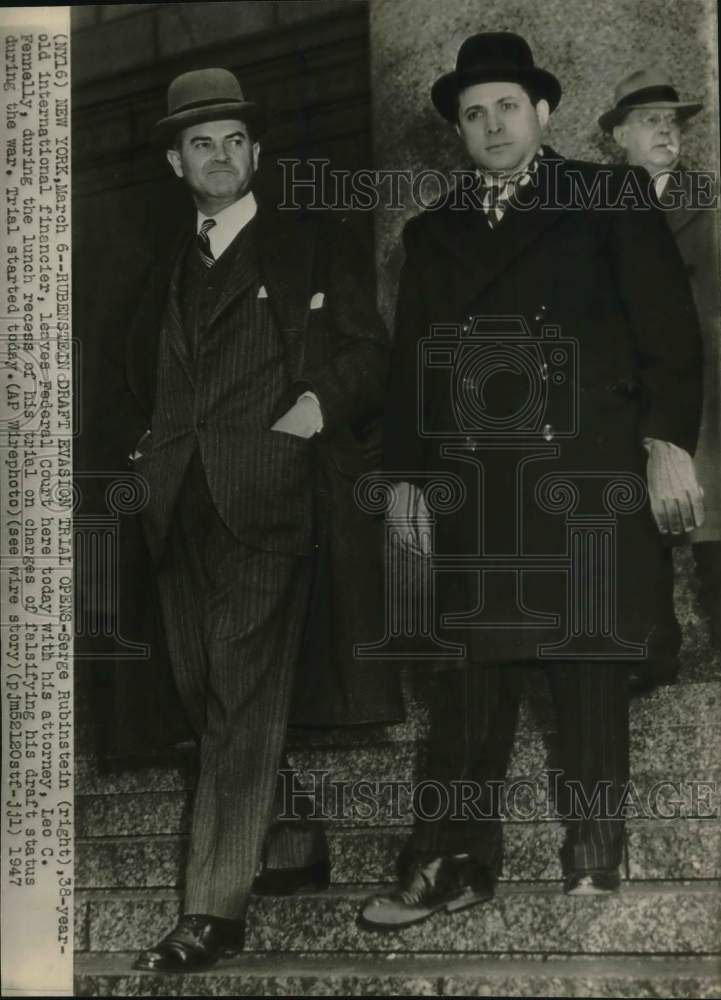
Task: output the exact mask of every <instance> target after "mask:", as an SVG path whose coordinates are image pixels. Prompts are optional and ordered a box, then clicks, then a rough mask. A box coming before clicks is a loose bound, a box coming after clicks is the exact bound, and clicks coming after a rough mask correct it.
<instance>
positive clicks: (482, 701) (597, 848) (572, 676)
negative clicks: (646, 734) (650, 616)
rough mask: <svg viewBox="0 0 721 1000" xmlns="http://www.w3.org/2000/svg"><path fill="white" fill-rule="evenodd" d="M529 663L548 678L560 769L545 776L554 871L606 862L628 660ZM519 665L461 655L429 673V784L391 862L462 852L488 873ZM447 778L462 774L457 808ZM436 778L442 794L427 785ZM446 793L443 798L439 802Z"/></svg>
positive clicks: (495, 847)
mask: <svg viewBox="0 0 721 1000" xmlns="http://www.w3.org/2000/svg"><path fill="white" fill-rule="evenodd" d="M539 666H540V668H541V669H543V670H544V671H545V674H546V678H547V681H548V683H549V685H550V689H551V696H552V699H553V703H554V708H555V714H556V720H557V730H558V748H557V749H558V764H559V770H560V772H561V773H560V774H559V775H558V780H557V781H554V782H553V784H554V785H555V788H556V790H557V793H558V794H557V798H556V802H555V806H556V810H557V811H558V813H559V814H560V815H561V816H562V817H563V818H564V825H565V834H566V835H565V840H564V843H563V846H562V847H561V852H560V853H561V863H562V866H563V871H564V874H565V875H570V874H576V873H588V874H593V873H598V872H602V871H607V870H610V869H615V868H617V867H618V865H619V864H620V863H621V861H622V857H623V830H624V824H623V820H622V819H618V818H612V817H613V816H614V814H615V812H616V809H617V807H618V804H619V802H620V801H621V797H622V794H623V789H624V787H625V786H626V784H627V782H628V776H629V747H628V742H629V737H628V676H627V675H628V664H623V663H604V662H594V661H585V662H566V661H559V662H549V663H546V664H543V665H542V666H541V665H539ZM529 669H536V668H535V667H531V666H529V664H523V663H504V664H498V665H482V664H478V663H470V662H469V663H467V664H466V665H465V666H463V667H461V668H460V669H455V670H454V669H451V670H443V671H439V672H438V673H437V674H436V675H435V677H434V693H433V699H432V702H431V738H430V747H429V756H428V761H427V764H426V767H425V773H424V779H425V780H427V781H429V782H431V783H432V784H429V785H427V786H426V785H425V783H424V782H419V785H418V789H417V794H416V798H415V803H414V805H415V812H416V823H415V827H414V830H413V834H412V836H411V838H410V840H409V841H408V843H407V844H406V846H405V847H404V849H403V851H402V852H401V855H400V858H399V862H398V864H399V870H400V871H403V869H404V868H405V867H406V866H407V864H408V863H409V862H410V861H412V860H414V859H416V858H418V859H423V860H430V859H432V858H435V857H438V856H442V855H452V854H462V853H467V854H470V855H471V856H472V857H474V858H475V859H476V860H478V861H479V863H480V864H482V865H483V866H484V867H485V868H487V869H488V870H489V871H490V873H491V874H492V875H493V876H495V877H498V875H500V872H501V868H502V861H503V845H502V825H501V822H500V819H499V810H500V798H501V797H500V795H499V789H500V788H501V786H502V785H503V783H504V782H505V779H506V772H507V768H508V762H509V759H510V755H511V750H512V749H513V740H514V735H515V730H516V723H517V719H518V710H519V705H520V700H521V695H522V692H523V686H524V679H525V677H526V676H527V672H528V670H529ZM513 777H518V775H516V776H513ZM524 777H528V776H525V775H524ZM453 782H466V783H467V792H466V794H467V795H468V796H469V800H467V802H466V805H465V806H464V807H462V808H459V802H460V801H461V795H462V793H461V792H460V789H459V787H458V785H455V786H454V785H453ZM436 783H437V784H438V785H440V786H441V787H442V789H444V791H443V793H442V794H441V793H439V791H438V788H437V787H433V786H434V784H436ZM471 794H472V795H473V796H474V799H473V803H472V805H471V804H470V796H471ZM599 795H600V797H599V798H598V799H595V798H594V797H595V796H599ZM441 799H442V802H441ZM446 802H449V803H450V808H448V809H444V810H441V809H440V805H442V804H445V803H446ZM596 803H597V804H596Z"/></svg>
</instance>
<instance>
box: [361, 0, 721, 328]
mask: <svg viewBox="0 0 721 1000" xmlns="http://www.w3.org/2000/svg"><path fill="white" fill-rule="evenodd" d="M477 31H516V32H518V33H519V34H521V35H523V36H524V37H525V38H526V39H527V40H528V42H529V44H530V45H531V48H532V49H533V53H534V58H535V61H536V63H537V64H538V65H540V66H543V67H545V68H547V69H549V70H551V71H552V72H553V73H555V74H556V75H557V76H558V78H559V79H560V81H561V84H562V85H563V89H564V93H563V98H562V100H561V104H560V106H559V108H558V110H557V111H556V113H555V114H554V115H553V116H552V119H551V123H550V127H549V131H548V141H549V142H550V143H551V145H553V146H554V148H556V149H557V150H558V151H559V152H561V153H563V154H565V155H566V156H572V157H580V158H585V159H593V160H602V161H610V160H612V159H613V158H614V155H615V148H614V145H613V143H612V142H610V141H609V140H606V139H604V137H603V136H602V133H601V132H600V129H599V128H598V126H597V124H596V122H597V119H598V116H599V114H601V113H602V112H603V111H605V110H607V109H608V108H609V107H611V106H612V95H613V90H614V87H615V84H616V83H617V81H618V80H619V79H621V78H622V77H624V76H625V75H626V74H628V73H630V72H631V71H632V70H634V69H637V68H640V67H642V66H650V65H660V66H663V67H666V68H667V70H668V71H669V72H670V73H671V75H672V78H673V80H674V82H675V84H676V87H677V88H678V90H679V91H680V94H681V97H682V99H690V98H691V97H693V98H699V99H701V100H703V101H704V103H705V105H706V107H705V109H704V111H703V112H701V113H700V114H699V115H698V116H697V117H696V118H694V119H693V123H692V124H691V126H690V127H689V130H688V133H687V135H686V137H685V142H684V148H685V157H684V158H685V160H686V161H687V162H688V163H689V165H690V166H693V167H702V166H703V167H707V168H708V167H711V168H713V167H715V166H717V164H718V160H719V157H718V125H717V122H718V109H717V105H718V82H717V76H716V72H715V68H714V67H715V66H716V44H717V43H716V38H717V35H716V21H715V7H714V5H713V0H601V2H599V0H545V2H543V3H540V2H538V0H484V2H483V3H482V4H480V3H479V2H478V0H444V2H443V3H439V2H438V0H393V2H390V3H389V2H387V0H371V52H372V77H373V105H374V106H373V113H374V135H375V163H376V167H377V168H398V169H409V168H410V169H412V170H417V169H420V168H426V167H431V168H434V169H439V170H442V171H446V170H450V169H454V168H458V167H460V166H462V165H465V164H464V160H463V153H462V149H461V146H460V142H459V141H458V139H457V138H456V136H455V133H453V132H452V131H451V130H450V129H449V127H448V125H447V124H446V123H445V122H444V121H443V120H442V119H441V118H440V117H439V115H438V114H437V112H436V111H435V109H434V108H433V106H432V104H431V101H430V96H429V92H430V87H431V84H432V83H433V81H434V80H435V79H436V77H437V76H439V75H440V74H441V73H443V72H446V71H448V70H450V69H452V68H453V67H454V66H455V61H456V54H457V51H458V47H459V45H460V44H461V42H462V41H463V39H464V38H465V37H467V36H468V35H470V34H473V33H474V32H477ZM411 214H413V210H412V208H411V206H410V205H406V207H405V209H404V211H395V212H379V213H378V218H377V220H376V226H377V247H378V254H379V265H380V266H379V274H380V275H381V287H380V292H381V301H382V305H383V308H384V311H385V312H386V313H389V312H390V309H391V303H392V299H393V296H394V294H395V288H394V286H395V282H396V277H397V272H398V268H399V266H400V259H401V251H400V248H399V246H398V242H399V241H398V237H399V233H400V229H401V227H402V225H403V222H404V221H405V219H406V218H408V216H409V215H411Z"/></svg>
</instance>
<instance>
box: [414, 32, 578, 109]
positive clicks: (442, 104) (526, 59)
mask: <svg viewBox="0 0 721 1000" xmlns="http://www.w3.org/2000/svg"><path fill="white" fill-rule="evenodd" d="M501 81H503V82H508V83H520V84H522V85H525V86H527V87H529V88H530V89H531V90H532V91H533V93H534V95H535V96H536V97H544V98H545V99H546V100H547V101H548V103H549V105H550V108H551V111H553V110H555V108H556V107H557V106H558V102H559V101H560V100H561V84H560V83H559V82H558V80H557V79H556V77H555V76H554V75H553V73H549V72H548V70H545V69H539V67H538V66H535V65H534V63H533V54H532V53H531V50H530V48H529V46H528V43H527V42H526V41H525V39H523V38H521V36H520V35H515V34H513V32H511V31H495V32H485V33H481V34H478V35H471V36H470V38H467V39H466V40H465V42H464V43H463V44H462V45H461V47H460V49H459V50H458V58H457V59H456V68H455V70H453V72H452V73H445V74H444V75H443V76H441V77H439V78H438V79H437V80H436V82H435V83H434V84H433V86H432V87H431V100H432V101H433V103H434V104H435V106H436V108H437V110H438V111H440V113H441V114H442V115H443V117H444V118H445V119H446V120H447V121H449V122H451V123H455V122H456V121H457V117H458V116H457V109H458V104H457V99H458V94H459V92H460V91H461V90H463V89H464V88H465V87H470V86H472V85H473V84H474V83H495V82H501Z"/></svg>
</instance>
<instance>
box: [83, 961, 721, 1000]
mask: <svg viewBox="0 0 721 1000" xmlns="http://www.w3.org/2000/svg"><path fill="white" fill-rule="evenodd" d="M135 957H136V955H135V952H133V953H130V954H127V953H125V954H117V953H116V954H108V953H104V954H90V955H77V956H76V960H75V996H76V997H100V996H113V997H118V996H126V997H137V996H162V997H189V996H197V997H210V996H235V997H239V996H275V997H277V996H316V997H317V996H342V997H357V996H465V997H470V996H477V997H481V996H485V997H520V996H525V997H598V998H604V1000H605V998H619V1000H622V998H623V1000H625V998H627V997H629V998H630V997H638V998H644V1000H645V998H647V997H648V998H652V997H666V998H668V1000H677V998H678V1000H682V998H683V1000H686V998H688V997H697V998H698V1000H707V998H712V997H719V996H721V962H719V960H718V959H716V958H697V957H692V958H682V957H676V958H656V957H635V956H634V957H615V956H614V957H609V958H604V957H598V956H593V957H572V958H569V957H566V956H558V957H551V958H546V957H545V956H544V957H542V958H518V957H515V956H514V957H504V958H489V957H487V956H483V957H475V956H459V955H452V956H447V957H446V956H433V957H431V956H423V955H413V956H393V957H385V956H383V957H381V956H378V957H376V956H367V955H347V956H346V955H343V956H340V957H336V956H334V955H329V956H310V957H302V958H301V957H297V956H294V955H290V956H285V955H272V956H270V957H268V956H265V955H252V954H246V955H243V956H242V957H240V958H234V959H226V960H224V961H222V962H220V963H219V964H218V965H217V966H215V967H214V968H212V969H209V970H207V971H206V972H198V973H193V974H190V975H174V976H162V975H158V974H153V973H141V972H133V971H132V969H131V966H132V963H133V961H134V960H135Z"/></svg>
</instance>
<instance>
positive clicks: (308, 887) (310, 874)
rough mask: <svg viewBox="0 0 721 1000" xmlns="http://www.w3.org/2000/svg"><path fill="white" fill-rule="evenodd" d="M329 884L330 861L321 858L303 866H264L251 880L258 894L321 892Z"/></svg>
mask: <svg viewBox="0 0 721 1000" xmlns="http://www.w3.org/2000/svg"><path fill="white" fill-rule="evenodd" d="M329 885H330V861H329V860H328V858H323V859H322V860H321V861H316V862H315V863H314V864H312V865H306V866H305V867H304V868H264V869H263V870H262V871H261V872H260V873H259V874H258V875H256V877H255V879H254V881H253V889H252V891H253V892H255V893H257V894H258V895H259V896H292V895H293V893H294V892H309V891H312V890H315V891H316V892H322V891H323V890H324V889H327V888H328V886H329Z"/></svg>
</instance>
